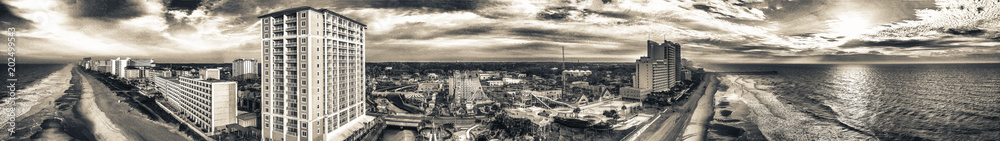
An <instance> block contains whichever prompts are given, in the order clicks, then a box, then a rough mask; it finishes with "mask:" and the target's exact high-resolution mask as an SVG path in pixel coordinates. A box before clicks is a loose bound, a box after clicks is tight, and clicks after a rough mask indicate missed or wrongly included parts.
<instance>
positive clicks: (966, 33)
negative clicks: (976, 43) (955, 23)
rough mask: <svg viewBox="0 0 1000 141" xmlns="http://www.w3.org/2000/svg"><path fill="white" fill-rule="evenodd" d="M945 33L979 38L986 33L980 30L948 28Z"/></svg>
mask: <svg viewBox="0 0 1000 141" xmlns="http://www.w3.org/2000/svg"><path fill="white" fill-rule="evenodd" d="M944 33H948V34H954V35H962V36H979V35H983V34H984V33H986V31H985V30H982V29H978V28H948V29H945V30H944Z"/></svg>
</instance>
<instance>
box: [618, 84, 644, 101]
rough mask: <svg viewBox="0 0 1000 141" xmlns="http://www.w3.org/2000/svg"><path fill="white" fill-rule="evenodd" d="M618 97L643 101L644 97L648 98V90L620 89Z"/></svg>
mask: <svg viewBox="0 0 1000 141" xmlns="http://www.w3.org/2000/svg"><path fill="white" fill-rule="evenodd" d="M618 91H619V93H618V94H619V95H621V97H622V98H627V99H634V100H640V101H641V100H644V99H646V96H649V93H650V90H649V89H639V88H634V87H621V88H619V89H618Z"/></svg>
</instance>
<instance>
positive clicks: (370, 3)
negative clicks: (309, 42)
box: [307, 0, 499, 11]
mask: <svg viewBox="0 0 1000 141" xmlns="http://www.w3.org/2000/svg"><path fill="white" fill-rule="evenodd" d="M307 3H308V5H332V6H334V7H333V8H334V9H342V8H394V9H425V10H436V11H474V10H476V9H479V8H482V7H489V6H493V5H497V4H499V3H496V2H491V1H482V0H345V1H339V0H338V1H309V2H307Z"/></svg>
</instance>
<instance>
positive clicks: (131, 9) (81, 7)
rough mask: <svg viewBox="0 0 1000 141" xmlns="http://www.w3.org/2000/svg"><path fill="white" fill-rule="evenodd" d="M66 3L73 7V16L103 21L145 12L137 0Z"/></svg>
mask: <svg viewBox="0 0 1000 141" xmlns="http://www.w3.org/2000/svg"><path fill="white" fill-rule="evenodd" d="M68 4H69V5H70V6H71V7H73V8H75V9H74V10H75V12H74V13H73V15H75V16H78V17H84V18H93V19H98V20H104V21H117V20H125V19H132V18H136V17H140V16H143V15H145V14H146V7H144V6H143V5H142V1H137V0H76V1H71V2H69V3H68Z"/></svg>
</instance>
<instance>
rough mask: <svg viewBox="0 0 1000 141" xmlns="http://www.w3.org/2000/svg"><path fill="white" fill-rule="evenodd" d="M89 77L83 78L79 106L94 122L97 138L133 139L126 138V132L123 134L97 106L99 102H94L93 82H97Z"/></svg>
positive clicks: (85, 115)
mask: <svg viewBox="0 0 1000 141" xmlns="http://www.w3.org/2000/svg"><path fill="white" fill-rule="evenodd" d="M87 76H89V75H87ZM87 78H88V79H83V82H82V83H83V95H82V96H81V97H80V104H79V106H80V109H82V110H81V111H83V113H81V114H83V115H84V117H86V118H87V119H88V120H89V121H90V122H91V123H92V126H93V128H92V129H94V135H95V137H96V138H97V140H133V139H132V138H126V137H125V134H122V131H121V129H119V128H118V126H117V125H115V124H114V123H111V120H110V119H108V117H107V115H106V114H105V113H104V111H102V110H101V109H100V108H97V103H95V102H94V86H93V83H95V82H91V81H95V80H94V79H93V78H91V77H87ZM96 83H100V82H96ZM101 86H103V85H101ZM105 89H106V88H105Z"/></svg>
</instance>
